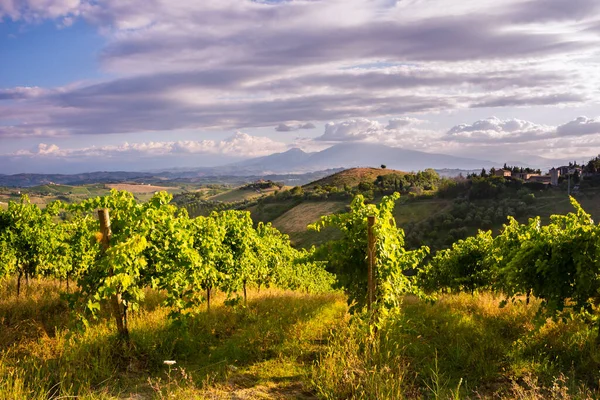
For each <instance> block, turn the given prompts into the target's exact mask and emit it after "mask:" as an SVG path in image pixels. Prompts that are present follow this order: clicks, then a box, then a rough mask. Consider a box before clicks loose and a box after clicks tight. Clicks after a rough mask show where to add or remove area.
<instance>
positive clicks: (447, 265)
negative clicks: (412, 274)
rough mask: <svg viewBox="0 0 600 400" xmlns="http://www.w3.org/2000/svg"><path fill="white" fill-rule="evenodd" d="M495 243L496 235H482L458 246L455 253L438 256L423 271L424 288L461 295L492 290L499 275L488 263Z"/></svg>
mask: <svg viewBox="0 0 600 400" xmlns="http://www.w3.org/2000/svg"><path fill="white" fill-rule="evenodd" d="M492 243H493V238H492V232H491V231H486V232H483V231H480V232H479V234H478V235H477V236H472V237H469V238H467V239H465V240H459V241H458V242H456V243H454V244H453V245H452V248H451V249H447V250H442V251H439V252H437V253H436V255H435V256H434V257H433V259H432V260H431V262H430V264H429V265H428V266H427V267H425V268H424V269H423V270H422V271H420V281H421V284H422V285H423V287H424V288H426V289H429V290H431V289H436V288H444V289H449V290H452V291H459V292H460V291H466V292H473V291H475V290H476V289H483V288H490V286H491V284H492V283H493V282H495V273H496V270H495V269H494V268H490V265H489V262H488V260H487V257H488V254H489V252H490V248H491V246H492Z"/></svg>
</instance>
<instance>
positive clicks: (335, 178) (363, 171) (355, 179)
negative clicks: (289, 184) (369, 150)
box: [303, 168, 407, 189]
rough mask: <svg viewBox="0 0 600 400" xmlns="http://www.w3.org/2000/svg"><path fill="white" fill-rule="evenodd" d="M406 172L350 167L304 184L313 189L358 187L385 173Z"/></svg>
mask: <svg viewBox="0 0 600 400" xmlns="http://www.w3.org/2000/svg"><path fill="white" fill-rule="evenodd" d="M406 174H407V173H406V172H403V171H396V170H393V169H387V168H386V169H382V168H349V169H345V170H343V171H340V172H337V173H335V174H333V175H329V176H326V177H324V178H321V179H319V180H316V181H314V182H311V183H309V184H306V185H304V186H303V188H305V189H313V188H315V187H316V186H321V187H323V186H335V187H337V188H343V187H344V186H350V187H356V186H358V184H359V183H361V182H370V183H372V182H374V181H375V179H377V177H378V176H385V175H399V176H402V175H406Z"/></svg>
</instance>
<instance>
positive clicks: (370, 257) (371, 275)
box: [367, 216, 377, 312]
mask: <svg viewBox="0 0 600 400" xmlns="http://www.w3.org/2000/svg"><path fill="white" fill-rule="evenodd" d="M375 222H376V220H375V217H374V216H369V217H367V261H368V265H369V268H368V271H367V310H368V311H369V312H370V311H372V309H373V303H374V302H375V290H376V286H377V284H376V278H375V233H374V232H373V227H374V226H375Z"/></svg>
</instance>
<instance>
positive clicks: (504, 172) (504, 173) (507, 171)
mask: <svg viewBox="0 0 600 400" xmlns="http://www.w3.org/2000/svg"><path fill="white" fill-rule="evenodd" d="M494 175H496V176H504V177H505V178H508V177H510V176H512V172H511V170H510V169H498V170H496V171H495V172H494Z"/></svg>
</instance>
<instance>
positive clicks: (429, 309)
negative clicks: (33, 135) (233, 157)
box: [0, 190, 600, 399]
mask: <svg viewBox="0 0 600 400" xmlns="http://www.w3.org/2000/svg"><path fill="white" fill-rule="evenodd" d="M399 197H400V195H398V194H397V193H394V194H393V195H390V196H384V197H383V199H382V200H381V202H380V203H379V204H378V205H376V204H369V203H368V202H367V201H365V198H364V197H363V196H361V195H358V196H356V197H355V199H354V200H353V202H352V204H351V206H350V210H349V211H348V212H347V213H338V214H332V215H328V216H324V217H322V218H321V219H320V220H319V221H318V222H317V223H315V224H312V225H311V226H309V229H311V230H313V231H317V232H319V231H321V230H322V229H324V228H327V229H337V230H339V231H340V235H339V236H338V238H336V239H333V240H330V241H327V242H325V244H323V245H321V246H319V247H317V248H315V247H313V248H311V249H309V250H305V249H301V250H299V249H296V248H294V247H292V246H291V244H290V240H289V237H288V236H287V235H284V234H282V233H280V232H279V231H278V230H277V229H275V228H273V227H272V226H271V225H270V224H263V223H258V224H256V225H255V223H254V222H253V221H252V219H251V218H250V214H249V213H248V212H244V211H237V210H223V211H213V212H212V213H210V214H208V215H206V216H198V217H195V218H192V217H190V216H189V214H188V211H187V210H186V208H185V207H181V208H179V207H177V206H175V205H173V204H171V200H172V197H171V195H169V194H167V193H164V192H161V193H157V194H155V195H154V196H153V197H152V198H151V199H150V200H148V201H147V202H143V203H139V202H137V201H136V200H135V198H134V197H133V195H132V194H131V193H128V192H125V191H116V190H113V191H111V193H110V195H108V196H104V197H97V198H91V199H87V200H83V201H81V202H79V203H73V204H65V203H61V202H58V201H57V202H53V203H51V204H48V205H47V206H46V207H45V208H44V209H41V208H39V207H38V206H37V205H35V204H32V203H30V202H29V200H28V198H27V197H26V196H23V198H22V199H21V201H19V202H10V203H9V204H8V206H7V208H6V209H5V210H0V278H2V282H3V287H2V290H1V291H2V294H3V298H2V303H1V304H0V324H1V326H2V329H3V332H2V337H0V339H3V343H6V344H3V345H1V346H0V373H2V376H3V377H4V378H0V397H1V396H4V397H6V398H64V397H65V396H83V397H87V398H115V397H116V398H119V397H120V398H123V395H124V393H129V394H127V395H128V396H131V393H138V394H139V395H140V396H142V397H143V398H146V397H148V398H153V397H157V398H162V397H163V396H175V397H181V398H204V397H206V398H221V397H219V396H223V398H240V397H233V396H234V394H232V390H233V391H237V395H238V396H239V394H240V393H241V392H243V391H244V390H246V389H248V390H246V391H245V392H244V393H245V396H248V397H241V398H255V397H260V396H263V397H264V396H267V398H268V396H271V398H332V399H333V398H340V399H341V398H391V399H395V398H470V397H474V396H479V397H484V398H485V397H488V396H489V397H501V398H502V397H504V398H546V397H549V396H554V397H555V398H568V397H569V396H571V397H573V398H587V397H590V396H591V397H594V396H596V395H597V394H598V392H597V391H598V382H599V379H600V375H598V372H597V371H598V368H599V367H600V351H599V350H600V346H599V343H600V339H599V338H600V335H598V327H599V325H600V319H599V318H598V316H599V315H598V306H599V305H600V273H599V272H600V226H599V225H598V224H595V223H594V221H593V220H592V219H591V217H590V215H588V214H587V213H586V212H585V211H584V210H583V209H582V208H581V206H580V205H579V204H578V203H577V202H576V201H575V200H573V199H571V202H572V206H573V212H571V213H569V214H567V215H555V216H552V217H551V218H550V221H549V223H547V224H542V221H541V219H540V218H533V219H530V220H529V222H528V223H525V224H521V223H519V222H517V221H516V220H515V219H514V218H510V217H509V219H508V220H507V222H506V224H505V225H504V228H503V229H502V230H501V232H500V233H499V234H497V235H493V234H492V232H491V231H480V232H479V233H478V234H477V235H476V236H472V237H468V238H466V239H463V240H458V241H457V242H455V243H454V244H453V245H452V247H451V248H449V249H444V250H440V251H437V252H435V253H432V252H431V251H430V249H429V248H428V247H426V246H420V247H416V246H412V247H411V249H407V247H406V246H405V235H404V231H403V230H402V229H401V228H400V227H398V226H396V222H395V220H394V218H393V212H394V207H395V205H396V202H397V200H398V199H399ZM32 288H35V289H34V290H35V291H37V292H34V293H32V290H31V289H32ZM344 299H345V300H346V301H347V306H346V305H345V304H344ZM39 310H45V311H44V312H42V311H39ZM53 318H54V319H53ZM36 323H38V324H39V325H40V326H42V327H43V329H41V328H40V330H41V331H42V332H43V333H40V330H38V331H36V332H37V333H31V332H29V330H28V328H27V326H28V324H34V325H35V324H36ZM157 327H160V329H161V330H160V331H157V330H156V329H157ZM34 330H35V329H34ZM28 335H29V336H28ZM91 338H94V340H96V341H97V342H93V340H92V339H91ZM90 341H91V342H90ZM245 341H248V343H246V342H245ZM44 343H46V344H48V343H51V346H50V348H52V349H53V350H48V351H47V352H44V351H43V350H42V348H43V347H44ZM99 343H101V344H99ZM52 346H54V347H52ZM103 346H105V347H107V348H109V350H106V349H104V348H103ZM31 349H38V350H36V351H34V350H31ZM74 349H76V350H77V351H75V350H74ZM48 352H50V353H52V354H48ZM192 354H201V355H202V358H203V360H202V361H200V360H195V361H193V360H194V359H195V357H193V356H192ZM78 357H79V358H78ZM172 359H178V361H177V362H179V363H181V364H182V366H181V367H180V366H179V364H177V365H178V367H177V368H175V367H173V368H175V369H172V367H171V365H175V364H170V363H167V364H163V362H164V361H169V360H172ZM44 360H46V361H44ZM86 360H87V362H88V363H86ZM94 360H96V361H94ZM206 360H208V361H206ZM98 363H100V364H98ZM236 363H237V364H238V365H237V366H236ZM70 364H73V365H76V366H77V367H73V368H69V365H70ZM48 365H54V367H53V368H51V369H48V368H49V367H48ZM165 365H166V366H168V367H165ZM183 365H185V366H187V367H188V371H189V368H195V369H194V374H193V377H191V376H190V375H189V374H188V373H186V372H185V371H186V370H185V369H184V366H183ZM258 366H260V368H263V369H257V368H259V367H258ZM165 368H166V369H165ZM239 368H242V371H243V373H242V372H240V371H239ZM175 370H176V371H177V372H176V373H177V374H178V375H177V378H175V377H174V375H172V374H173V373H174V371H175ZM281 370H285V373H284V375H285V376H286V378H285V379H283V378H281V377H280V376H276V375H277V374H281V373H282V372H281ZM293 371H296V373H292V374H291V375H290V373H291V372H293ZM46 375H47V377H46ZM248 375H251V376H254V377H256V382H255V384H254V386H257V387H260V388H261V389H257V388H254V389H252V390H250V388H251V387H253V386H252V385H250V388H249V387H247V386H248V385H247V384H244V383H243V382H242V383H240V379H242V378H243V377H244V376H246V377H247V376H248ZM261 377H262V378H261ZM279 378H281V379H279ZM261 379H262V380H261ZM242 380H243V379H242ZM107 382H110V383H107ZM282 382H283V383H282ZM244 385H246V386H244ZM269 385H271V386H269ZM298 385H299V386H298ZM269 387H270V388H271V389H269V390H271V392H270V395H269V393H267V392H269V390H267V389H268V388H269ZM140 388H141V389H140ZM232 388H233V389H232ZM265 388H267V389H265ZM280 389H281V390H280ZM144 390H145V391H146V392H144ZM259 392H260V393H259ZM557 393H558V394H557ZM230 395H231V396H230ZM259 395H260V396H259ZM228 396H230V397H228ZM302 396H304V397H302ZM557 396H558V397H557ZM561 396H562V397H561Z"/></svg>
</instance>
